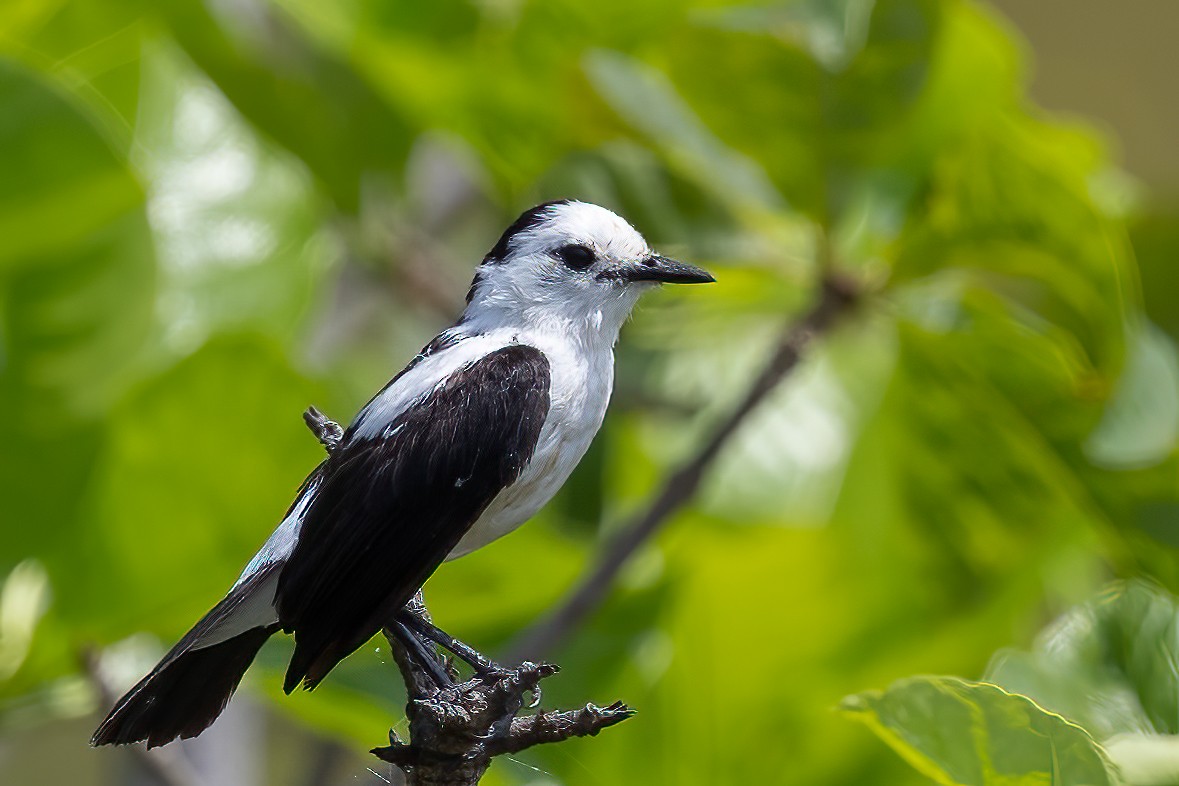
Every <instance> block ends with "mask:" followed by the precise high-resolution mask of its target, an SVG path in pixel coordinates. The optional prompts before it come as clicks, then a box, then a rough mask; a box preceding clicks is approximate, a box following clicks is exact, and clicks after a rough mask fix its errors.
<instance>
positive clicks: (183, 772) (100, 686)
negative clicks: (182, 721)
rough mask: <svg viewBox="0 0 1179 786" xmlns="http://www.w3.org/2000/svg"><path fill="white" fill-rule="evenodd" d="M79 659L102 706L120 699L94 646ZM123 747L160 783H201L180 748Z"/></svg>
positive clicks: (173, 785)
mask: <svg viewBox="0 0 1179 786" xmlns="http://www.w3.org/2000/svg"><path fill="white" fill-rule="evenodd" d="M79 659H80V660H81V663H82V669H83V671H84V672H85V673H86V676H87V678H88V679H89V681H90V684H91V686H92V687H93V688H94V691H95V692H96V693H97V694H98V700H99V704H101V705H102V706H104V707H112V706H114V704H115V701H116V700H118V698H119V692H118V691H116V690H115V688H114V687H113V686H112V685H111V684H110V682H109V681H108V680H107V678H106V675H105V674H103V673H102V664H101V663H99V656H98V651H97V650H94V649H86V650H83V651H82V653H81V655H80V658H79ZM123 749H124V750H125V751H127V753H128V755H130V756H133V757H134V758H135V759H136V760H137V761H139V763H140V764H141V765H142V766H143V768H144V769H145V770H147V771H148V772H150V773H151V774H152V776H153V777H154V778H155V780H156V781H157V782H159V783H160V784H161V786H201V778H200V775H199V774H198V773H197V771H196V769H194V768H193V766H192V765H191V764H190V763H189V762H188V760H187V759H185V758H184V754H183V753H182V752H181V751H180V749H179V748H176V747H172V748H156V749H154V750H148V749H147V748H144V747H142V746H139V745H127V746H125V747H124V748H123Z"/></svg>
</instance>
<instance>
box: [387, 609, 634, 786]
mask: <svg viewBox="0 0 1179 786" xmlns="http://www.w3.org/2000/svg"><path fill="white" fill-rule="evenodd" d="M385 638H386V639H388V641H389V647H390V648H391V649H392V651H393V658H394V660H396V662H397V666H398V667H399V668H400V669H401V675H402V679H404V681H405V690H406V694H407V696H408V702H407V704H406V708H405V709H406V716H407V717H408V719H409V733H410V739H411V740H412V742H409V743H406V742H402V741H401V740H400V739H399V738H398V737H397V735H396V734H394V733H393V731H392V730H390V732H389V745H388V746H387V747H384V748H374V749H373V751H372V753H373V754H374V755H375V756H377V757H378V758H380V759H381V760H383V761H387V762H389V763H390V764H394V765H396V766H398V767H400V768H401V769H402V770H403V771H404V772H405V774H406V784H407V786H474V784H477V783H478V782H479V780H480V778H482V777H483V774H484V773H485V772H486V771H487V768H488V767H489V766H491V760H492V759H493V758H494V757H496V756H499V755H502V754H505V753H517V752H519V751H522V750H524V749H526V748H531V747H532V746H534V745H540V744H542V743H547V742H560V741H562V740H567V739H569V738H571V737H586V736H593V735H596V734H597V733H598V732H600V731H601V730H602V729H604V728H607V727H608V726H613V725H614V724H616V723H620V722H622V721H624V720H626V719H627V718H629V717H630V716H631V715H633V714H634V713H633V712H632V711H631V710H630V709H629V708H628V707H627V706H626V705H625V704H623V703H622V702H616V703H614V704H611V705H610V706H609V707H596V706H594V705H593V704H587V705H585V707H584V708H582V709H580V710H573V711H568V712H558V711H550V712H540V713H538V714H536V715H529V716H524V717H516V716H517V714H518V713H519V712H520V711H521V710H522V709H523V708H524V707H525V704H524V695H525V694H531V695H533V696H539V695H540V681H541V680H543V679H544V678H546V677H550V676H552V675H554V674H556V673H557V667H556V666H553V665H551V664H547V663H541V664H535V663H522V664H521V665H520V666H519V668H516V669H511V670H505V671H499V672H492V673H489V674H481V675H476V676H475V677H473V678H472V679H470V680H468V681H467V682H464V683H461V684H458V685H451V686H448V687H445V688H442V689H438V688H436V687H435V684H434V682H433V681H432V680H431V679H430V677H429V671H428V670H427V669H425V668H423V667H422V664H420V663H417V662H416V657H415V656H414V655H413V654H412V653H410V652H409V651H408V650H406V648H405V647H404V645H403V644H402V643H401V640H400V639H399V638H397V637H396V636H395V635H393V634H392V633H390V632H389V631H387V630H386V632H385Z"/></svg>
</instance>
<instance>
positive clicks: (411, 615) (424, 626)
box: [394, 590, 508, 675]
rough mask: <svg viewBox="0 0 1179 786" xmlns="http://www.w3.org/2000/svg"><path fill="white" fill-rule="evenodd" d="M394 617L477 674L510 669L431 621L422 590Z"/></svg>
mask: <svg viewBox="0 0 1179 786" xmlns="http://www.w3.org/2000/svg"><path fill="white" fill-rule="evenodd" d="M394 619H395V620H396V621H397V622H398V623H400V624H402V625H404V626H405V627H406V628H408V629H409V630H411V631H413V632H414V633H417V634H418V635H420V636H425V637H426V638H427V639H429V640H430V641H432V642H434V643H435V644H437V645H438V646H440V647H442V649H444V650H446V651H447V652H450V653H451V654H453V655H454V656H455V657H457V658H458V659H459V660H461V661H463V662H465V663H467V664H468V665H470V667H471V668H472V669H474V670H475V673H476V674H481V675H486V674H502V673H505V672H507V671H508V669H505V668H504V667H503V666H500V665H499V664H498V663H496V662H495V661H493V660H491V659H490V658H488V657H486V656H485V655H483V653H481V652H479V651H478V650H476V649H475V648H474V647H472V646H471V645H469V644H465V643H464V642H461V641H459V640H458V639H456V638H455V637H454V636H451V635H450V634H449V633H447V632H446V631H444V630H442V629H441V628H438V627H437V626H436V625H434V623H433V622H431V621H430V614H429V612H428V611H427V610H426V604H425V602H424V601H423V600H422V591H421V590H418V591H417V593H416V594H415V595H414V596H413V598H411V599H410V601H409V603H406V604H405V607H404V608H402V609H401V611H399V612H398V613H397V616H396V617H395V618H394Z"/></svg>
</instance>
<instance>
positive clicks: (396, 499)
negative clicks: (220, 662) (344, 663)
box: [277, 345, 549, 693]
mask: <svg viewBox="0 0 1179 786" xmlns="http://www.w3.org/2000/svg"><path fill="white" fill-rule="evenodd" d="M548 410H549V363H548V359H547V358H546V357H545V356H544V354H542V353H541V352H540V351H539V350H537V349H535V348H533V347H528V346H519V345H518V346H510V347H505V348H504V349H500V350H496V351H495V352H491V353H489V354H488V355H486V356H484V357H483V358H481V359H479V360H478V361H476V362H474V363H472V364H471V365H470V366H467V367H466V368H464V369H463V370H461V371H459V372H457V373H456V374H454V375H453V376H452V377H450V378H449V379H447V380H446V381H445V382H444V383H442V384H441V385H439V386H438V387H437V388H435V389H434V390H433V392H431V393H430V394H429V395H427V396H426V397H425V398H424V399H422V400H421V401H420V402H419V403H417V404H415V405H413V406H411V407H410V408H409V409H407V410H406V411H405V412H403V413H402V414H401V415H399V416H398V417H397V418H396V419H394V420H393V421H392V422H391V423H390V424H389V425H388V427H387V428H385V429H384V431H383V432H382V433H381V435H380V436H379V437H377V438H373V439H366V438H362V437H358V436H356V435H355V433H353V430H352V429H350V430H349V433H348V434H346V435H345V437H344V441H343V442H342V443H341V444H340V446H339V447H338V448H336V450H335V451H333V453H332V455H331V458H329V459H328V461H327V462H326V464H325V465H324V466H323V468H322V476H321V477H322V480H321V482H320V485H319V488H318V489H317V491H316V496H315V501H314V502H313V503H312V504H311V506H310V507H309V508H308V510H307V512H306V514H305V516H304V519H303V523H302V528H301V531H300V533H299V540H298V543H297V544H296V545H295V548H294V550H293V552H292V553H291V556H290V559H289V560H288V561H287V564H286V566H285V567H284V568H283V571H282V574H281V575H280V576H279V584H278V593H277V601H278V611H279V621H280V624H281V625H282V627H283V629H284V630H286V631H288V632H293V633H294V634H295V653H294V655H293V656H292V658H291V663H290V666H289V668H288V669H287V676H286V683H285V685H284V688H285V690H286V691H287V692H288V693H289V692H290V691H291V690H292V689H293V688H294V687H295V685H297V684H299V682H300V681H302V682H303V683H304V685H305V686H306V687H308V688H311V687H314V686H315V684H316V683H318V682H319V680H321V679H323V677H324V675H325V674H327V673H328V672H329V671H330V670H331V669H332V667H334V666H335V665H336V663H338V662H339V661H340V660H341V659H342V658H344V657H345V656H346V655H348V654H349V653H351V652H352V651H353V650H355V649H356V648H357V647H359V646H361V645H362V644H364V643H365V642H366V641H368V640H369V638H371V637H372V635H373V634H374V633H376V632H377V631H378V630H380V629H381V627H382V626H383V625H384V624H385V623H387V622H388V621H389V619H390V618H391V617H392V615H393V614H394V613H395V612H396V611H397V610H399V609H400V608H401V607H402V606H403V605H405V603H406V601H408V600H409V599H410V597H411V596H412V595H413V593H414V592H416V591H417V589H418V588H419V587H420V586H421V585H422V583H423V582H424V581H425V580H426V579H427V578H428V577H429V576H430V574H431V573H433V572H434V570H435V569H436V568H437V567H438V566H439V565H440V564H441V563H442V561H443V559H445V558H446V555H447V554H448V553H449V552H450V550H451V549H453V548H454V546H455V545H456V544H457V543H458V542H459V540H460V539H461V538H462V536H463V535H464V534H466V532H467V530H468V529H470V527H471V525H472V524H474V523H475V521H476V520H477V519H478V518H479V516H480V514H482V513H483V510H484V509H485V508H486V507H487V505H488V504H489V503H490V502H491V500H492V499H494V498H495V496H496V494H498V493H499V492H500V490H501V489H503V488H504V487H506V486H509V485H511V484H512V483H513V482H514V481H515V480H516V478H517V477H519V475H520V472H521V470H522V469H523V468H524V466H525V465H526V464H527V463H528V461H529V460H530V459H531V458H532V452H533V450H535V448H536V443H537V439H538V438H539V436H540V429H541V426H542V425H543V423H544V420H545V417H546V416H547V415H548Z"/></svg>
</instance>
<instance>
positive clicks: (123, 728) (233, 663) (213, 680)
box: [90, 625, 278, 748]
mask: <svg viewBox="0 0 1179 786" xmlns="http://www.w3.org/2000/svg"><path fill="white" fill-rule="evenodd" d="M276 630H278V626H277V625H271V626H267V627H263V628H252V629H250V630H248V631H246V632H245V633H241V634H239V635H237V636H234V637H233V638H232V639H228V640H226V641H223V642H221V643H219V644H214V645H212V646H210V647H201V648H200V649H193V650H189V651H187V652H184V653H182V654H180V655H178V656H177V655H173V654H172V653H169V655H168V656H166V657H165V658H164V659H163V660H162V661H160V664H159V665H158V666H156V667H155V669H153V670H152V672H151V674H148V675H147V676H146V677H144V678H143V679H142V680H140V681H139V684H138V685H136V686H135V687H134V688H132V689H131V690H129V691H127V695H126V696H124V697H123V698H121V699H119V702H118V704H116V705H115V708H114V709H113V710H111V712H110V715H107V716H106V720H104V721H103V722H102V725H101V726H99V727H98V731H96V732H94V736H93V737H92V738H91V739H90V744H91V745H111V744H115V745H122V744H125V743H132V742H143V741H144V740H146V741H147V747H149V748H154V747H156V746H157V745H163V744H165V743H168V742H171V741H172V740H174V739H176V738H177V737H180V738H182V739H188V738H189V737H195V736H196V735H198V734H200V733H201V732H202V731H204V730H205V729H207V728H208V727H209V725H210V724H212V722H213V721H215V720H216V719H217V716H218V715H220V714H221V711H222V710H224V709H225V705H226V704H228V703H229V697H230V696H232V695H233V692H234V691H235V690H236V689H237V685H238V683H239V682H241V679H242V675H243V674H245V673H246V669H247V668H249V665H250V663H251V662H253V660H254V657H255V656H256V655H257V654H258V650H259V649H261V648H262V645H263V644H264V643H265V642H266V640H267V639H268V638H270V635H271V634H272V633H274V632H275V631H276Z"/></svg>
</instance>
